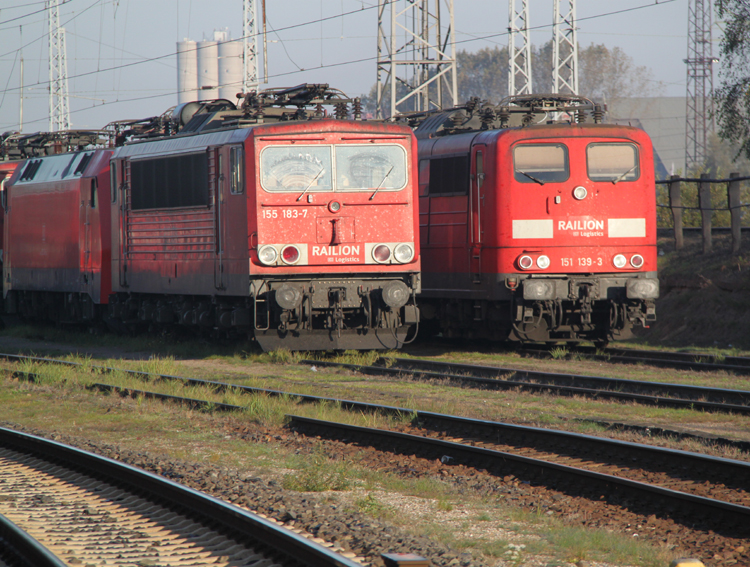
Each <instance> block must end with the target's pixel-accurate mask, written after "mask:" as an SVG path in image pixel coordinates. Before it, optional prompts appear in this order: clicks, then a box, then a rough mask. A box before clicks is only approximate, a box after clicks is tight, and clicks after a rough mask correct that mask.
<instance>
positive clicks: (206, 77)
mask: <svg viewBox="0 0 750 567" xmlns="http://www.w3.org/2000/svg"><path fill="white" fill-rule="evenodd" d="M218 86H219V49H218V43H217V42H215V41H199V42H198V90H199V93H198V99H199V100H213V99H215V98H219V88H218Z"/></svg>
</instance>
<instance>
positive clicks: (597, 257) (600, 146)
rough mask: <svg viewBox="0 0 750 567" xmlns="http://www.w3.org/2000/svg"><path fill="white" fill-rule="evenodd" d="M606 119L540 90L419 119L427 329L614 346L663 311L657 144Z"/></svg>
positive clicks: (574, 100)
mask: <svg viewBox="0 0 750 567" xmlns="http://www.w3.org/2000/svg"><path fill="white" fill-rule="evenodd" d="M587 115H588V118H589V120H591V119H593V121H592V122H591V121H590V122H586V118H587ZM602 116H603V110H602V108H601V107H600V106H598V105H595V104H594V103H593V102H591V101H590V100H588V99H585V98H582V97H574V96H564V95H563V96H561V95H528V96H518V97H510V98H508V99H505V100H504V101H502V102H501V103H500V104H499V105H498V106H489V105H484V106H483V105H481V104H479V103H478V101H476V100H472V101H471V102H470V103H469V104H467V105H466V106H465V107H461V108H456V109H454V110H451V111H447V112H437V113H429V114H422V115H414V116H412V117H411V120H412V121H413V125H416V126H417V127H416V129H415V134H416V136H417V139H418V141H419V185H420V231H421V238H420V240H421V243H422V266H423V289H422V296H421V298H420V308H421V310H422V319H423V321H422V329H423V330H425V327H426V326H428V328H431V329H432V330H433V331H438V330H440V331H442V332H443V333H444V334H445V335H446V336H460V337H481V338H491V339H501V340H505V339H510V340H515V341H529V342H531V341H533V342H537V341H543V342H557V341H568V342H575V341H582V340H590V341H594V342H596V343H600V344H602V343H606V342H607V341H609V340H610V339H625V338H629V337H630V336H632V328H633V327H634V326H636V325H641V326H647V325H649V324H650V323H651V322H652V321H654V320H655V310H654V299H656V298H657V297H658V293H659V283H658V279H657V276H656V262H657V254H656V190H655V184H654V166H653V149H652V145H651V141H650V139H649V137H648V135H647V134H646V133H645V132H643V131H642V130H640V129H636V128H631V127H628V126H618V125H610V124H603V123H602Z"/></svg>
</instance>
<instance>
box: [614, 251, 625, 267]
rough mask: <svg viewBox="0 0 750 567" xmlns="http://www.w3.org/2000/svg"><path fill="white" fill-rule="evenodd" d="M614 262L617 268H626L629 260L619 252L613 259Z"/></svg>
mask: <svg viewBox="0 0 750 567" xmlns="http://www.w3.org/2000/svg"><path fill="white" fill-rule="evenodd" d="M612 263H613V264H614V265H615V268H624V267H625V264H627V263H628V260H627V258H625V256H623V255H622V254H618V255H617V256H615V257H614V258H613V259H612Z"/></svg>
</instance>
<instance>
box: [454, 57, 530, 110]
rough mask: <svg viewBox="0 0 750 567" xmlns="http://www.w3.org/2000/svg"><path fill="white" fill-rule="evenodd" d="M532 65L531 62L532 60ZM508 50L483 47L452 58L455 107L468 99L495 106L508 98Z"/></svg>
mask: <svg viewBox="0 0 750 567" xmlns="http://www.w3.org/2000/svg"><path fill="white" fill-rule="evenodd" d="M532 61H533V58H532ZM508 67H509V63H508V47H507V46H506V47H502V48H501V47H485V48H483V49H480V50H479V51H477V52H475V53H469V52H468V51H463V50H462V51H459V52H458V54H457V55H456V68H457V74H458V100H459V103H462V102H465V101H467V100H469V99H470V98H471V97H473V96H475V97H479V98H480V99H481V100H486V101H489V102H491V103H493V104H497V103H498V102H500V100H501V99H503V98H505V97H506V96H508Z"/></svg>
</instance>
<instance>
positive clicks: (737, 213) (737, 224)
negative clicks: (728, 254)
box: [727, 173, 742, 254]
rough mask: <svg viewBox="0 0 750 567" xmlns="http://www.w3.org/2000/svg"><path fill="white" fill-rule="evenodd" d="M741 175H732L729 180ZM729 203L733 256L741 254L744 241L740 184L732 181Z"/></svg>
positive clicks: (728, 190) (729, 189) (728, 192)
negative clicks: (742, 241)
mask: <svg viewBox="0 0 750 567" xmlns="http://www.w3.org/2000/svg"><path fill="white" fill-rule="evenodd" d="M739 176H740V174H739V173H730V174H729V179H733V178H735V177H739ZM727 203H728V204H729V216H730V217H731V219H732V254H739V253H740V240H741V239H742V201H741V200H740V182H739V181H730V182H729V183H728V184H727Z"/></svg>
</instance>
